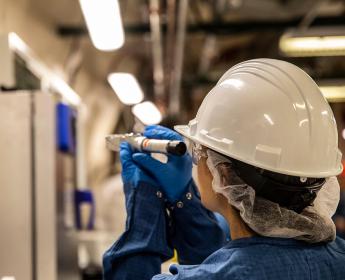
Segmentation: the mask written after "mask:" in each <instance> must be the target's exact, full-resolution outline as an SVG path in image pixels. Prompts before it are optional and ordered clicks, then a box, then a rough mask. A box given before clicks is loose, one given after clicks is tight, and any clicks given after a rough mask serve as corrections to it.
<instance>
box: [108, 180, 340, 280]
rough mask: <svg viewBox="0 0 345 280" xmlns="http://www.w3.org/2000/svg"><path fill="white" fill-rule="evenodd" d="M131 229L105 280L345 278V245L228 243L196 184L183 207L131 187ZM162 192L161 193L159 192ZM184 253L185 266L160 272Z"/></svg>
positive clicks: (112, 253) (113, 252) (114, 251)
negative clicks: (170, 259) (176, 255)
mask: <svg viewBox="0 0 345 280" xmlns="http://www.w3.org/2000/svg"><path fill="white" fill-rule="evenodd" d="M125 189H127V190H128V191H127V193H125V195H126V208H127V215H128V217H127V223H126V231H125V233H124V234H123V235H122V236H121V237H120V239H119V240H118V241H117V242H116V243H115V244H114V245H113V246H112V247H111V248H110V249H109V250H108V251H107V252H106V253H105V254H104V259H103V266H104V279H105V280H114V279H121V280H138V279H142V280H149V279H154V280H180V279H181V280H182V279H183V280H187V279H198V280H203V279H205V280H216V279H219V280H220V279H222V280H223V279H229V280H230V279H237V280H241V279H246V280H250V279H260V280H261V279H272V280H273V279H274V280H277V279H279V280H287V279H291V280H292V279H293V280H299V279H303V280H304V279H315V280H316V279H317V280H325V279H333V280H343V279H345V241H344V240H342V239H339V238H337V239H336V240H335V241H334V242H331V243H322V244H313V245H311V244H308V243H305V242H302V241H297V240H293V239H283V238H268V237H251V238H243V239H237V240H233V241H230V242H227V241H226V237H225V235H224V232H223V231H222V230H221V228H220V227H219V225H218V223H217V221H216V219H215V217H214V215H213V213H211V212H210V211H208V210H206V209H205V208H204V207H203V206H202V205H201V203H200V197H199V195H198V193H197V191H196V188H195V185H194V183H193V182H191V183H190V189H189V192H190V194H191V195H188V196H185V197H184V198H183V199H182V204H183V205H182V204H181V203H180V205H179V206H183V207H181V208H178V207H176V206H175V207H174V205H170V206H169V207H168V208H169V210H168V211H166V208H167V207H166V205H167V202H166V200H165V199H164V197H161V196H160V195H158V196H157V191H158V190H157V189H155V188H154V187H152V186H150V185H148V184H146V183H142V184H141V185H140V186H139V187H138V188H136V189H133V188H125ZM159 194H160V193H159ZM172 248H175V249H176V250H177V252H178V258H179V265H172V266H171V267H170V272H171V274H159V273H160V268H161V263H162V262H164V261H166V260H168V259H169V258H171V257H172V256H173V249H172Z"/></svg>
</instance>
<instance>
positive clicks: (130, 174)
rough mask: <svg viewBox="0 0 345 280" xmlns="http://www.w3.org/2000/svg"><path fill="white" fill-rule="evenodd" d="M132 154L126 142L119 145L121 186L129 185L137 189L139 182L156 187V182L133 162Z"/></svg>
mask: <svg viewBox="0 0 345 280" xmlns="http://www.w3.org/2000/svg"><path fill="white" fill-rule="evenodd" d="M133 153H134V150H133V148H132V147H131V145H129V144H128V143H126V142H123V143H121V144H120V161H121V165H122V172H121V175H122V181H123V184H124V185H125V186H126V185H128V184H130V185H131V186H132V187H133V188H137V187H138V185H139V183H140V182H146V183H148V184H150V185H152V186H155V187H157V186H158V184H157V182H156V181H155V180H154V179H153V178H152V177H150V175H148V174H147V173H146V172H144V171H143V170H142V169H141V168H140V167H139V166H138V165H137V164H136V163H135V162H134V161H133Z"/></svg>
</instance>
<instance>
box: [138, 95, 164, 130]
mask: <svg viewBox="0 0 345 280" xmlns="http://www.w3.org/2000/svg"><path fill="white" fill-rule="evenodd" d="M132 113H133V114H134V116H136V117H137V118H138V119H139V120H140V121H141V122H142V123H143V124H145V125H152V124H158V123H160V122H161V121H162V114H161V112H159V110H158V108H157V107H156V105H155V104H153V103H152V102H150V101H145V102H143V103H140V104H137V105H135V106H133V108H132Z"/></svg>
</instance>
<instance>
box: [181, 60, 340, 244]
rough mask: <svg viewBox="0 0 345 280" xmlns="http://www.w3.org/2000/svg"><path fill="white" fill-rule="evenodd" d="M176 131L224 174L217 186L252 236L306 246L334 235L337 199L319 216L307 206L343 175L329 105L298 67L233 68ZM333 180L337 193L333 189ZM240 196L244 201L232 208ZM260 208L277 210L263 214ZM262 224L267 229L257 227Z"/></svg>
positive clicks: (260, 64)
mask: <svg viewBox="0 0 345 280" xmlns="http://www.w3.org/2000/svg"><path fill="white" fill-rule="evenodd" d="M175 129H176V130H177V131H178V132H180V133H181V134H182V135H184V136H185V137H186V138H189V139H190V140H192V141H193V142H196V143H198V144H201V145H203V146H205V147H207V148H209V151H210V153H209V157H210V158H212V159H211V160H210V161H209V164H208V165H209V168H210V170H211V171H212V170H213V172H212V174H213V175H214V177H217V176H218V177H221V178H218V180H216V181H217V182H216V183H214V189H215V190H216V191H217V192H221V193H223V194H224V195H225V196H227V198H228V200H229V203H230V204H232V205H233V206H235V208H237V209H238V210H240V212H241V217H242V218H243V220H244V221H245V222H246V223H247V224H248V225H249V226H250V227H251V228H252V229H253V230H254V231H256V232H258V233H261V234H263V235H269V236H281V237H284V236H285V235H286V234H287V237H298V238H299V239H306V240H309V241H311V242H316V241H320V240H327V239H328V240H329V239H332V238H334V234H335V232H334V225H333V223H332V221H331V220H330V215H331V212H332V211H333V210H335V209H333V208H334V205H335V204H336V202H335V201H336V200H337V199H336V198H335V200H333V201H332V203H333V202H335V203H333V204H332V207H331V208H327V205H326V208H327V211H324V212H323V213H319V212H317V211H316V210H315V209H316V208H315V209H313V207H308V206H312V205H313V202H314V200H315V198H316V196H317V193H318V192H319V191H320V189H321V187H322V186H324V185H325V183H326V182H327V181H328V179H327V178H331V177H332V176H335V175H338V174H339V173H340V172H341V171H342V165H341V157H342V155H341V152H340V151H339V149H338V134H337V127H336V122H335V118H334V116H333V113H332V110H331V108H330V106H329V104H328V103H327V101H326V100H325V98H324V97H323V96H322V94H321V92H320V90H319V88H318V86H317V85H316V84H315V82H314V81H313V80H312V79H311V78H310V77H309V76H308V75H307V74H306V73H305V72H304V71H303V70H301V69H299V68H298V67H296V66H295V65H293V64H290V63H288V62H285V61H280V60H274V59H254V60H249V61H245V62H243V63H240V64H237V65H235V66H233V67H232V68H231V69H229V70H228V71H227V72H226V73H225V74H224V75H223V76H222V77H221V78H220V80H219V81H218V83H217V85H216V86H215V87H214V88H213V89H212V90H211V91H210V92H209V93H208V94H207V96H206V97H205V99H204V101H203V103H202V104H201V106H200V108H199V110H198V113H197V115H196V117H195V118H194V119H193V120H191V121H190V122H189V124H188V126H176V127H175ZM222 161H223V162H222ZM219 163H222V164H220V165H219ZM227 172H228V173H229V174H230V176H229V174H226V173H227ZM227 179H228V180H227ZM331 181H332V184H331V185H332V188H328V189H332V191H331V192H330V193H332V194H331V196H334V194H335V193H336V191H337V186H336V184H335V183H334V180H331ZM326 185H327V183H326ZM241 192H242V193H241ZM243 193H245V194H243ZM322 193H325V192H322ZM323 198H324V197H323ZM241 199H242V200H245V199H247V201H246V202H245V203H244V202H243V201H242V202H241V203H239V204H237V203H238V202H240V200H241ZM327 199H328V197H327ZM327 199H326V200H327ZM330 200H332V197H330V198H329V199H328V201H330ZM272 203H273V204H272ZM255 204H256V205H255ZM236 205H237V206H236ZM263 205H265V207H266V208H267V209H266V210H267V211H271V212H272V213H273V212H274V213H273V214H272V215H271V216H270V215H268V214H266V213H265V211H264V210H265V207H260V206H263ZM317 205H318V206H319V203H317ZM244 206H245V207H247V209H245V208H243V207H244ZM241 207H242V208H241ZM335 207H336V205H335ZM239 208H241V209H239ZM306 209H307V210H306ZM255 211H257V213H256V212H255ZM260 211H261V212H260ZM259 212H260V213H259ZM300 213H301V214H300ZM305 213H307V216H305ZM325 213H326V214H325ZM279 215H280V217H279ZM313 215H314V217H317V218H316V219H314V220H313V219H312V218H310V217H312V216H313ZM324 216H327V219H326V220H324V219H323V218H322V217H324ZM253 217H254V219H255V217H256V220H255V221H254V222H253V221H252V219H253ZM268 217H271V221H269V222H267V221H266V220H267V219H268ZM272 217H274V218H272ZM282 217H284V218H285V220H284V221H281V220H279V219H282ZM265 219H266V220H265ZM260 223H261V224H265V225H268V224H270V225H271V226H270V227H267V228H265V229H261V228H260V227H261V225H260ZM274 223H276V225H274ZM295 223H300V224H299V225H302V228H299V229H296V228H294V224H295ZM303 225H305V228H308V230H303ZM326 226H327V228H326ZM282 228H284V230H283V231H281V229H282ZM313 231H317V233H316V234H314V235H313V234H311V232H313ZM322 231H324V232H323V233H322ZM282 232H283V233H282ZM310 235H312V237H310ZM301 236H302V237H301ZM306 236H309V237H306Z"/></svg>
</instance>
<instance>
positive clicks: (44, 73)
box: [8, 32, 81, 106]
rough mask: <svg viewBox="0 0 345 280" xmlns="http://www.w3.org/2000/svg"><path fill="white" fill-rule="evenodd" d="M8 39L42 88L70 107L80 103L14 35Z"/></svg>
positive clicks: (76, 96)
mask: <svg viewBox="0 0 345 280" xmlns="http://www.w3.org/2000/svg"><path fill="white" fill-rule="evenodd" d="M8 37H9V44H10V48H11V50H12V51H14V52H15V53H16V54H18V55H19V56H20V57H21V58H22V59H23V60H24V61H25V62H26V65H27V67H28V68H29V69H30V71H32V73H34V74H35V75H36V76H37V77H38V78H39V79H41V85H42V88H52V89H53V90H55V91H56V92H58V93H59V94H61V95H62V97H63V98H64V99H65V100H66V101H67V102H68V103H71V104H72V105H75V106H77V105H79V104H80V103H81V99H80V97H79V95H78V94H77V93H76V92H75V91H74V90H73V89H72V88H71V87H70V86H69V85H68V84H67V83H66V82H65V81H64V80H63V79H61V78H60V77H59V76H58V75H56V74H55V73H54V72H52V71H51V70H50V69H49V68H48V67H47V66H46V65H45V64H43V63H42V62H41V61H40V60H39V59H38V58H37V57H36V55H35V54H34V53H33V51H32V50H31V49H30V48H29V47H28V45H27V44H26V43H25V42H24V41H23V40H22V39H21V38H20V37H19V36H18V35H17V34H16V33H14V32H11V33H9V36H8Z"/></svg>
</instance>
